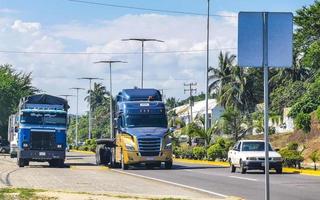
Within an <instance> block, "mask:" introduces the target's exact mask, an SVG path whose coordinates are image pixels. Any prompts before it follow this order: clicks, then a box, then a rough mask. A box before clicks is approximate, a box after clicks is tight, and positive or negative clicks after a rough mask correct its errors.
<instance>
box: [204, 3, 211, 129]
mask: <svg viewBox="0 0 320 200" xmlns="http://www.w3.org/2000/svg"><path fill="white" fill-rule="evenodd" d="M207 14H208V15H207V66H206V113H205V124H204V129H205V130H206V131H207V130H208V125H209V123H208V121H209V116H208V107H209V105H208V96H209V49H210V0H208V13H207Z"/></svg>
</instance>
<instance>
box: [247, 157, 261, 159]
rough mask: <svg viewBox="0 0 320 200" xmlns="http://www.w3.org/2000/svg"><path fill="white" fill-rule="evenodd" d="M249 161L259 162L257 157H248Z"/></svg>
mask: <svg viewBox="0 0 320 200" xmlns="http://www.w3.org/2000/svg"><path fill="white" fill-rule="evenodd" d="M247 160H258V159H257V157H247Z"/></svg>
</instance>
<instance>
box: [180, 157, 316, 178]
mask: <svg viewBox="0 0 320 200" xmlns="http://www.w3.org/2000/svg"><path fill="white" fill-rule="evenodd" d="M174 161H175V162H181V163H190V164H201V165H215V166H221V167H229V166H230V165H229V163H227V162H216V161H207V160H191V159H180V158H175V159H174ZM283 172H285V173H296V174H301V175H308V176H320V170H318V171H314V170H311V169H295V168H287V167H285V168H283Z"/></svg>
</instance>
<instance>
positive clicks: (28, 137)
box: [17, 94, 69, 167]
mask: <svg viewBox="0 0 320 200" xmlns="http://www.w3.org/2000/svg"><path fill="white" fill-rule="evenodd" d="M68 109H69V105H68V103H67V101H66V100H64V99H62V98H59V97H55V96H51V95H47V94H39V95H32V96H28V97H25V98H23V99H21V100H20V104H19V113H18V142H17V144H18V145H17V146H18V148H17V165H18V166H19V167H24V166H28V165H29V162H30V161H37V162H49V165H50V166H52V167H63V166H64V161H65V157H66V144H67V143H66V141H67V139H66V138H67V137H66V129H67V111H68Z"/></svg>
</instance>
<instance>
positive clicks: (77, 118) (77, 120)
mask: <svg viewBox="0 0 320 200" xmlns="http://www.w3.org/2000/svg"><path fill="white" fill-rule="evenodd" d="M78 125H79V89H77V116H76V146H78Z"/></svg>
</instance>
